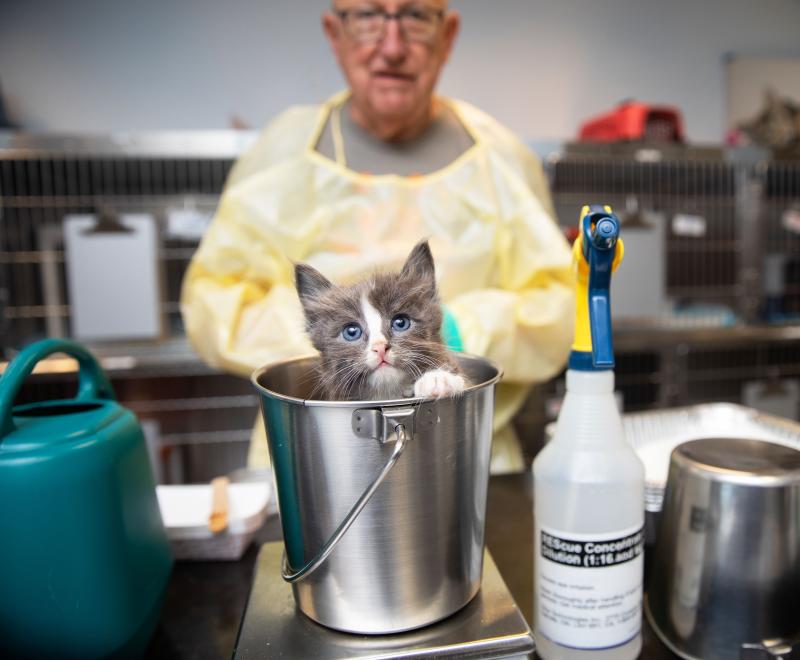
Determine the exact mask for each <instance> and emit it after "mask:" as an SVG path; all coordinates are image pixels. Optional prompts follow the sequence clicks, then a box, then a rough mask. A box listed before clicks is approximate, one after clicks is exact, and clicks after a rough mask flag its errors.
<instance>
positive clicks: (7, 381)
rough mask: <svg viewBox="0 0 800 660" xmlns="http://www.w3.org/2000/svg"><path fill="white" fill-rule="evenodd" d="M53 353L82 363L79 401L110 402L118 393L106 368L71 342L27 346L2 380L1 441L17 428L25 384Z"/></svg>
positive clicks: (46, 341)
mask: <svg viewBox="0 0 800 660" xmlns="http://www.w3.org/2000/svg"><path fill="white" fill-rule="evenodd" d="M53 353H64V354H65V355H69V356H70V357H72V358H75V359H76V360H77V361H78V393H77V395H76V396H75V400H76V401H87V400H90V399H109V400H111V401H114V400H115V399H114V390H113V389H112V387H111V383H110V382H109V380H108V377H107V376H106V374H105V372H104V371H103V369H102V368H101V367H100V365H99V364H98V363H97V360H95V359H94V357H93V356H92V354H91V353H90V352H89V351H88V350H86V349H85V348H84V347H83V346H81V345H80V344H78V343H76V342H74V341H69V340H68V339H44V340H42V341H37V342H36V343H33V344H30V345H29V346H26V347H25V348H24V349H23V350H22V351H20V353H19V354H18V355H17V356H16V357H15V358H14V359H13V360H12V361H11V363H10V364H9V365H8V366H7V367H6V370H5V373H3V377H2V379H0V440H2V438H4V437H5V436H6V435H8V434H9V433H12V432H13V431H14V429H15V427H14V421H13V415H12V409H13V406H14V400H15V399H16V398H17V394H18V393H19V390H20V388H21V387H22V383H23V381H24V380H25V379H26V378H27V377H28V376H30V375H31V373H32V372H33V369H34V367H35V366H36V364H37V363H38V362H39V361H40V360H43V359H44V358H46V357H47V356H48V355H52V354H53Z"/></svg>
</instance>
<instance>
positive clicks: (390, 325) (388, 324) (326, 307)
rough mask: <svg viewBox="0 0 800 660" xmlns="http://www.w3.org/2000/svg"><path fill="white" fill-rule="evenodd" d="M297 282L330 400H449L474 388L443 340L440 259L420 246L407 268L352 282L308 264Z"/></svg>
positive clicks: (320, 386) (322, 386)
mask: <svg viewBox="0 0 800 660" xmlns="http://www.w3.org/2000/svg"><path fill="white" fill-rule="evenodd" d="M295 282H296V285H297V292H298V294H299V296H300V302H301V303H302V305H303V310H304V312H305V318H306V329H307V331H308V334H309V337H310V338H311V342H312V343H313V344H314V346H315V347H316V349H317V350H318V351H319V352H320V355H321V357H322V361H321V365H320V370H319V371H320V373H319V384H318V386H317V388H318V389H317V390H315V392H317V391H318V392H320V393H321V394H322V396H323V398H325V399H351V400H362V399H363V400H370V399H396V398H404V397H409V396H416V397H437V398H438V397H444V396H453V395H456V394H459V393H460V392H462V391H463V390H464V388H465V386H466V381H465V379H464V377H463V376H462V375H461V374H459V373H458V369H457V367H456V364H455V362H454V361H453V360H452V359H451V358H450V356H449V355H448V353H447V351H446V349H445V347H444V344H443V342H442V338H441V334H440V329H441V325H442V310H441V303H440V302H439V296H438V293H437V291H436V279H435V273H434V265H433V257H432V255H431V251H430V248H429V247H428V243H427V241H423V242H421V243H419V244H418V245H417V246H416V247H415V248H414V249H413V250H412V251H411V254H410V255H409V257H408V259H407V261H406V263H405V265H404V266H403V268H402V270H401V271H400V272H399V273H379V274H376V275H373V276H372V277H371V278H369V279H367V280H365V281H362V282H359V283H357V284H354V285H352V286H349V287H339V286H336V285H334V284H332V283H331V282H330V281H329V280H327V279H326V278H325V277H324V276H323V275H322V274H321V273H319V272H318V271H317V270H315V269H314V268H312V267H311V266H308V265H306V264H297V265H296V266H295Z"/></svg>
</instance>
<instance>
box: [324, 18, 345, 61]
mask: <svg viewBox="0 0 800 660" xmlns="http://www.w3.org/2000/svg"><path fill="white" fill-rule="evenodd" d="M322 31H323V32H324V33H325V38H326V39H327V40H328V43H329V44H330V47H331V50H332V51H333V55H334V57H336V61H337V62H339V63H340V64H341V58H340V57H339V52H340V50H341V48H342V24H341V21H340V20H339V17H338V16H336V15H334V14H333V13H331V12H329V11H326V12H323V14H322Z"/></svg>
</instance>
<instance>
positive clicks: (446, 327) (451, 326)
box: [442, 305, 464, 353]
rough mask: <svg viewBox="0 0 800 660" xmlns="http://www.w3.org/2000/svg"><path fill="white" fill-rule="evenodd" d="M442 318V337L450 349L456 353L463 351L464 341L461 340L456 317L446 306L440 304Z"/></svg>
mask: <svg viewBox="0 0 800 660" xmlns="http://www.w3.org/2000/svg"><path fill="white" fill-rule="evenodd" d="M442 311H443V312H444V318H443V319H442V339H444V343H445V345H446V346H447V348H449V349H450V350H451V351H456V352H457V353H463V352H464V342H462V341H461V333H459V331H458V324H456V319H455V317H454V316H453V314H452V313H451V312H450V310H449V309H447V307H445V306H444V305H442Z"/></svg>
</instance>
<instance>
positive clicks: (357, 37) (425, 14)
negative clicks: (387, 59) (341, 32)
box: [336, 5, 444, 43]
mask: <svg viewBox="0 0 800 660" xmlns="http://www.w3.org/2000/svg"><path fill="white" fill-rule="evenodd" d="M336 15H337V16H338V17H339V18H340V19H341V20H342V23H343V24H344V27H345V30H346V31H347V36H349V37H350V38H351V39H353V40H354V41H358V42H361V43H373V42H376V41H380V40H381V39H382V38H383V35H384V34H386V23H387V22H388V21H391V20H396V21H397V22H398V23H399V25H400V29H401V31H402V33H403V36H404V37H405V38H406V39H407V40H408V41H418V42H423V43H429V42H431V41H433V40H434V38H435V37H436V30H437V29H438V27H439V22H440V21H441V20H442V17H443V16H444V12H443V11H440V10H438V9H431V8H429V7H417V6H414V5H410V6H408V7H403V8H402V9H400V11H398V12H397V13H395V14H390V13H389V12H387V11H384V10H382V9H380V8H378V7H369V6H367V7H362V8H357V9H348V10H346V11H337V12H336Z"/></svg>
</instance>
